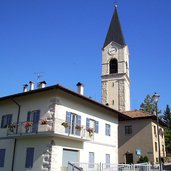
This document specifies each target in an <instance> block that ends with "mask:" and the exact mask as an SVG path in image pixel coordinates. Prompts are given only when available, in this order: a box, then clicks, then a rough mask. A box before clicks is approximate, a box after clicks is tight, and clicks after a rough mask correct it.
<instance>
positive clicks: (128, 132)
mask: <svg viewBox="0 0 171 171" xmlns="http://www.w3.org/2000/svg"><path fill="white" fill-rule="evenodd" d="M129 134H132V126H131V125H127V126H125V135H129Z"/></svg>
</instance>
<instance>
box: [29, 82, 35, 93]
mask: <svg viewBox="0 0 171 171" xmlns="http://www.w3.org/2000/svg"><path fill="white" fill-rule="evenodd" d="M29 84H30V91H31V90H34V82H32V81H30V82H29Z"/></svg>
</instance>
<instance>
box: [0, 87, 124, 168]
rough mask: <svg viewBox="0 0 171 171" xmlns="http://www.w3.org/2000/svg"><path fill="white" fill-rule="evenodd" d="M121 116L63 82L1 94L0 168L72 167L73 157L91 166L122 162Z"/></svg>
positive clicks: (76, 161)
mask: <svg viewBox="0 0 171 171" xmlns="http://www.w3.org/2000/svg"><path fill="white" fill-rule="evenodd" d="M80 90H82V89H80ZM118 117H122V114H121V113H119V112H117V111H115V110H113V109H110V108H108V107H106V106H105V105H102V104H100V103H98V102H95V101H93V100H91V99H89V98H87V97H85V96H84V95H81V94H79V93H77V92H73V91H71V90H69V89H66V88H64V87H62V86H60V85H54V86H50V87H45V88H39V89H36V90H34V89H33V90H30V91H25V92H23V93H19V94H16V95H11V96H8V97H2V98H0V123H1V128H0V135H1V137H0V171H19V170H22V171H24V170H30V171H57V170H67V166H68V161H70V162H74V163H89V164H87V165H86V167H88V168H94V167H96V165H95V163H100V162H102V163H108V164H109V163H110V162H112V163H118ZM104 149H105V150H104ZM82 167H84V166H82Z"/></svg>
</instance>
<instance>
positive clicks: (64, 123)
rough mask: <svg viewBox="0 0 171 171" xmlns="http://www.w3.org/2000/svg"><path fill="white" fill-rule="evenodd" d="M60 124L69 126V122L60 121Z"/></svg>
mask: <svg viewBox="0 0 171 171" xmlns="http://www.w3.org/2000/svg"><path fill="white" fill-rule="evenodd" d="M61 125H62V126H64V127H65V128H67V127H69V123H68V122H62V124H61Z"/></svg>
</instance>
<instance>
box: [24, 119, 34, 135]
mask: <svg viewBox="0 0 171 171" xmlns="http://www.w3.org/2000/svg"><path fill="white" fill-rule="evenodd" d="M32 125H33V122H29V121H26V122H24V127H25V129H26V132H28V130H29V128H30V127H31V126H32Z"/></svg>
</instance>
